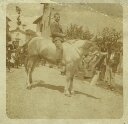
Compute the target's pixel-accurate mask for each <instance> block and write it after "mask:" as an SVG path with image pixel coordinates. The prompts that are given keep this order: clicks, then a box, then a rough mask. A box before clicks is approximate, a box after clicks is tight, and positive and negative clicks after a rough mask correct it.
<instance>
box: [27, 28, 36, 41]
mask: <svg viewBox="0 0 128 124" xmlns="http://www.w3.org/2000/svg"><path fill="white" fill-rule="evenodd" d="M25 34H26V42H29V41H30V40H31V39H32V38H34V37H36V36H37V35H36V32H35V31H33V30H30V29H27V30H26V31H25Z"/></svg>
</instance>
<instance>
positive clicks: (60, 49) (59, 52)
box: [54, 40, 63, 60]
mask: <svg viewBox="0 0 128 124" xmlns="http://www.w3.org/2000/svg"><path fill="white" fill-rule="evenodd" d="M54 44H55V45H56V60H61V59H62V52H63V46H62V41H61V40H56V41H54Z"/></svg>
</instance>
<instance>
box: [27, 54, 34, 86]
mask: <svg viewBox="0 0 128 124" xmlns="http://www.w3.org/2000/svg"><path fill="white" fill-rule="evenodd" d="M33 63H34V57H33V56H32V57H29V58H28V64H27V67H26V68H27V88H30V86H31V82H32V78H31V69H32V66H33Z"/></svg>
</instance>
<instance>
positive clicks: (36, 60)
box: [29, 57, 41, 85]
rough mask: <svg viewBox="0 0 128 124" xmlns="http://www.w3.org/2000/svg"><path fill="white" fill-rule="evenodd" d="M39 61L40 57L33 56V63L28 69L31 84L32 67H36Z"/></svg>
mask: <svg viewBox="0 0 128 124" xmlns="http://www.w3.org/2000/svg"><path fill="white" fill-rule="evenodd" d="M40 61H41V58H40V57H35V58H34V62H33V65H32V68H31V71H30V75H29V78H30V80H31V82H30V83H31V85H33V82H32V73H33V71H34V68H35V67H36V65H37V64H38V63H39V62H40Z"/></svg>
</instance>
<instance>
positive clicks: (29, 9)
mask: <svg viewBox="0 0 128 124" xmlns="http://www.w3.org/2000/svg"><path fill="white" fill-rule="evenodd" d="M6 115H7V117H8V118H10V119H120V118H122V116H123V7H122V6H121V5H120V4H117V3H9V4H7V6H6Z"/></svg>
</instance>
